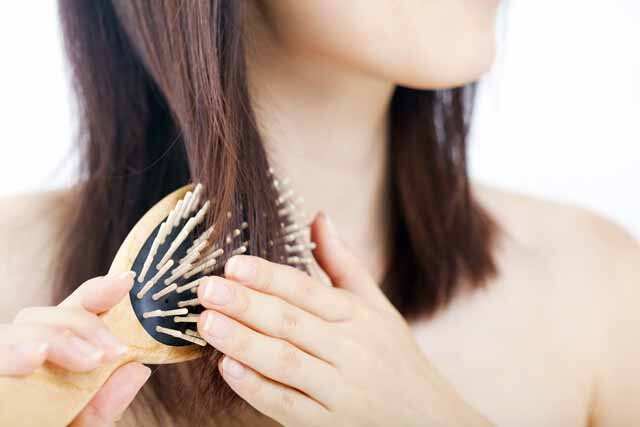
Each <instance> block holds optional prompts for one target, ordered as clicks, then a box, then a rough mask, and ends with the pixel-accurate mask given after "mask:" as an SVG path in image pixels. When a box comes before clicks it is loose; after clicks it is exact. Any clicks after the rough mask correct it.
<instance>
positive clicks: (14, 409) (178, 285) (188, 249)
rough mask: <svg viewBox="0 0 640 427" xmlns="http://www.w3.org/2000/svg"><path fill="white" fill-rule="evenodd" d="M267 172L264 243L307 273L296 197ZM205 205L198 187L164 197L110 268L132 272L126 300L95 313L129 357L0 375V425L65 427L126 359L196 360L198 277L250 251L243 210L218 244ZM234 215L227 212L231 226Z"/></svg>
mask: <svg viewBox="0 0 640 427" xmlns="http://www.w3.org/2000/svg"><path fill="white" fill-rule="evenodd" d="M268 175H269V178H270V179H271V180H272V183H273V186H274V188H275V190H276V191H275V193H274V194H276V195H277V198H276V200H275V203H276V208H277V210H278V217H279V219H280V228H281V229H280V232H279V234H278V236H277V237H276V238H275V239H274V240H271V241H270V242H269V245H270V246H272V247H273V246H277V245H280V249H282V250H281V252H280V253H281V254H283V255H281V256H280V259H279V261H280V262H282V263H286V264H290V265H293V266H296V267H298V268H302V269H306V267H307V265H308V264H309V263H310V262H311V261H312V256H311V253H310V250H312V249H313V248H314V244H313V243H312V242H310V241H309V239H308V233H307V231H308V227H307V226H306V225H305V223H304V222H303V221H301V220H302V217H303V216H304V215H303V214H302V213H301V212H300V211H299V209H298V207H299V205H300V202H301V200H300V199H295V195H294V192H293V191H292V190H291V189H290V188H289V186H288V184H287V182H286V181H279V180H278V179H277V178H276V177H275V175H274V174H273V171H272V170H269V173H268ZM210 207H211V202H210V201H209V200H204V197H203V187H202V185H201V184H197V185H189V186H186V187H183V188H181V189H179V190H176V191H175V192H173V193H171V194H169V195H168V196H166V197H165V198H164V199H162V200H161V201H160V202H158V203H157V204H156V205H155V206H153V207H152V208H151V209H150V210H149V211H148V212H147V213H146V214H145V215H144V216H143V217H142V218H141V219H140V220H139V221H138V223H137V224H136V225H135V226H134V228H133V229H132V230H131V231H130V232H129V234H128V236H127V238H126V239H125V241H124V243H123V244H122V246H121V247H120V249H119V250H118V252H117V254H116V256H115V258H114V260H113V263H112V264H111V268H110V269H109V273H110V274H111V273H120V272H127V271H133V272H134V273H135V278H134V285H133V287H132V289H131V291H130V293H129V295H128V296H126V297H125V298H123V299H122V300H121V301H120V302H119V303H118V304H117V305H116V306H114V307H113V308H112V309H111V310H109V311H107V312H106V313H103V314H102V315H101V318H102V319H103V321H104V322H105V324H106V325H107V327H108V328H109V329H110V330H111V332H112V333H113V334H114V335H115V336H116V337H118V338H119V339H120V340H121V341H122V342H123V343H125V344H126V345H127V346H128V347H129V351H128V352H127V354H125V355H124V356H123V357H121V358H120V359H118V360H116V361H115V362H112V363H108V364H104V365H101V366H100V367H99V368H97V369H95V370H93V371H90V372H84V373H77V372H70V371H67V370H64V369H62V368H59V367H57V366H54V365H51V364H49V363H46V364H45V365H44V366H43V367H41V368H40V369H38V370H36V371H35V372H34V373H33V374H31V375H29V376H27V377H22V378H12V377H0V396H1V398H0V421H1V423H2V425H11V426H43V425H46V426H66V425H68V424H69V423H70V422H71V421H72V420H73V419H74V418H75V417H76V416H77V415H78V414H79V413H80V411H81V410H82V409H83V408H84V407H85V406H86V404H87V403H88V402H89V400H90V399H91V398H92V397H93V396H94V395H95V394H96V393H97V391H98V390H99V389H100V387H101V386H102V385H103V384H104V383H105V381H106V380H107V379H108V377H109V376H110V375H111V373H112V372H113V371H115V370H116V369H117V368H118V367H120V366H122V365H124V364H126V363H128V362H131V361H138V362H141V363H145V364H166V363H178V362H184V361H188V360H192V359H195V358H198V357H199V356H200V355H201V348H202V347H201V346H205V345H206V342H205V341H204V340H203V339H202V338H201V337H200V336H199V335H198V333H197V332H196V329H197V328H196V322H197V320H198V317H199V315H200V312H201V311H202V310H203V308H202V306H201V305H200V304H199V302H198V298H197V294H196V292H197V287H198V285H199V283H200V282H201V280H202V279H203V278H204V277H206V276H209V275H215V274H221V273H222V272H223V270H224V265H225V263H226V260H227V259H229V258H230V257H231V256H233V255H236V254H244V253H247V254H248V253H249V239H250V235H251V233H250V230H249V226H248V223H247V222H246V221H245V220H244V218H242V215H243V209H242V208H241V209H240V212H241V218H240V220H239V221H238V223H236V224H224V225H222V226H223V230H224V231H225V232H223V233H222V236H223V238H222V241H216V242H213V241H212V236H214V231H215V227H217V226H219V224H214V225H212V226H210V227H208V228H205V225H204V224H205V222H206V221H205V216H206V214H207V211H208V210H209V209H210ZM234 218H235V217H234V216H233V215H232V214H231V212H228V213H227V219H228V220H229V221H233V220H234ZM227 230H228V232H227ZM254 255H266V252H265V253H262V254H254Z"/></svg>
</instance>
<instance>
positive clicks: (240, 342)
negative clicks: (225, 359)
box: [228, 334, 251, 360]
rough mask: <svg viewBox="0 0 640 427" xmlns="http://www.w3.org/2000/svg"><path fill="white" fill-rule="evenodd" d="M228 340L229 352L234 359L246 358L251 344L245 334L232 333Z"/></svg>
mask: <svg viewBox="0 0 640 427" xmlns="http://www.w3.org/2000/svg"><path fill="white" fill-rule="evenodd" d="M230 338H231V339H230V340H229V344H228V345H229V347H230V348H229V353H230V354H231V355H232V356H234V358H235V359H241V360H246V359H247V356H248V355H249V352H250V350H251V344H250V342H249V339H248V338H247V337H246V336H243V335H239V334H233V335H232V336H231V337H230Z"/></svg>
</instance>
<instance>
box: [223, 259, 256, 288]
mask: <svg viewBox="0 0 640 427" xmlns="http://www.w3.org/2000/svg"><path fill="white" fill-rule="evenodd" d="M224 272H225V276H231V277H233V278H234V279H237V280H241V281H245V282H251V281H253V280H254V279H255V277H256V265H255V263H254V262H253V260H252V259H251V258H250V257H246V256H241V255H239V256H238V255H236V256H234V257H232V258H231V259H230V260H229V261H227V264H226V265H225V267H224Z"/></svg>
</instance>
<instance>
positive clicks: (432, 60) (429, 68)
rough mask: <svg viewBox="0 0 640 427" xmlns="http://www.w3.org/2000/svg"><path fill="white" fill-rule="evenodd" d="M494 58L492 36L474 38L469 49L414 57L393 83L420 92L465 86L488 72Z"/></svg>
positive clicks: (494, 46)
mask: <svg viewBox="0 0 640 427" xmlns="http://www.w3.org/2000/svg"><path fill="white" fill-rule="evenodd" d="M480 40H481V42H479V41H480ZM495 56H496V44H495V38H494V37H493V35H491V37H484V38H477V39H475V40H474V42H473V43H472V44H470V45H469V46H462V47H461V46H457V48H456V49H451V50H450V51H449V52H446V53H444V54H442V55H439V56H436V55H415V56H414V58H413V59H412V60H411V63H410V64H409V65H407V66H406V67H405V68H404V69H402V70H398V72H397V73H394V74H395V76H393V77H392V80H393V81H394V82H395V83H396V84H398V85H400V86H405V87H409V88H412V89H423V90H429V89H449V88H455V87H460V86H465V85H467V84H469V83H473V82H476V81H478V80H479V79H480V78H482V76H484V75H485V74H486V73H487V72H489V71H490V70H491V68H492V66H493V64H494V61H495ZM420 58H425V59H422V60H420Z"/></svg>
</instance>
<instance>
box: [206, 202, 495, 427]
mask: <svg viewBox="0 0 640 427" xmlns="http://www.w3.org/2000/svg"><path fill="white" fill-rule="evenodd" d="M312 231H313V234H314V241H315V242H316V243H317V244H318V247H317V249H316V258H317V260H318V262H319V264H320V265H321V266H322V267H323V269H324V270H325V271H326V273H327V274H328V276H329V277H330V278H331V280H332V283H333V285H334V286H335V287H328V286H324V285H323V284H321V283H319V282H317V281H316V280H314V279H312V278H311V277H309V276H308V275H306V274H305V273H303V272H301V271H299V270H296V269H294V268H292V267H288V266H283V265H279V264H274V263H270V262H267V261H265V260H263V259H260V258H257V257H251V256H236V257H233V258H232V259H231V260H230V261H229V262H228V263H227V265H226V268H225V277H226V278H220V277H212V278H210V280H209V281H207V282H206V283H203V284H202V285H201V286H200V287H199V289H198V296H199V298H200V301H201V302H202V304H203V305H204V306H205V307H207V308H208V310H206V311H205V312H203V314H202V316H201V318H200V321H199V323H198V329H199V332H200V334H201V335H202V336H203V337H204V338H205V339H206V340H207V341H208V342H209V343H210V344H211V345H213V346H214V347H216V348H217V349H219V350H220V351H221V352H223V353H224V354H225V357H224V358H223V359H222V361H221V364H220V366H219V369H220V371H221V373H222V376H223V377H224V379H225V380H226V381H227V383H228V384H229V385H230V386H231V388H233V389H234V390H235V391H236V393H238V395H240V396H241V397H242V398H243V399H244V400H246V401H247V402H248V403H249V404H251V405H252V406H253V407H255V408H256V409H257V410H259V411H260V412H262V413H264V414H266V415H268V416H270V417H271V418H273V419H275V420H276V421H278V422H280V423H282V424H284V425H287V426H303V425H304V426H308V425H313V426H334V425H352V426H353V425H362V426H376V425H380V426H388V425H421V426H441V425H442V426H444V425H446V426H455V425H465V426H466V425H487V421H486V420H485V419H484V418H483V417H482V416H480V415H479V414H477V413H476V412H475V411H474V410H472V409H471V408H470V407H469V406H467V405H466V404H465V403H464V402H463V401H462V399H461V398H460V397H459V396H458V395H457V394H456V392H455V391H454V390H453V389H452V388H451V387H450V386H449V385H448V384H447V383H446V381H444V380H443V378H441V377H440V376H439V375H438V374H437V373H436V371H435V370H434V369H433V367H431V365H430V364H429V362H428V361H427V359H426V358H425V357H424V355H423V354H422V352H421V350H420V349H419V347H418V345H417V343H416V342H415V340H414V339H413V337H412V334H411V332H410V329H409V327H408V325H407V324H406V322H405V321H404V319H403V318H402V316H401V315H400V314H399V313H398V312H397V311H396V310H395V309H394V308H393V306H392V305H391V303H390V302H389V301H388V300H387V299H386V297H385V296H384V294H383V293H382V291H381V290H380V289H379V288H378V286H377V285H376V283H375V282H374V280H373V279H372V278H371V277H370V276H369V274H367V272H366V271H365V270H364V269H363V268H362V267H361V266H360V265H359V264H358V263H357V262H356V260H355V258H354V256H353V255H352V254H351V253H349V252H348V251H347V250H346V249H345V247H344V245H343V244H342V243H341V242H340V240H339V239H338V238H337V235H336V233H335V231H334V230H333V228H332V226H331V225H330V223H329V222H328V220H327V219H326V217H324V216H323V215H321V216H320V217H319V218H318V219H316V221H314V224H313V228H312Z"/></svg>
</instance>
